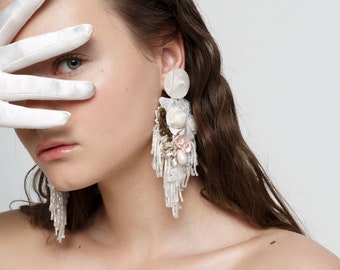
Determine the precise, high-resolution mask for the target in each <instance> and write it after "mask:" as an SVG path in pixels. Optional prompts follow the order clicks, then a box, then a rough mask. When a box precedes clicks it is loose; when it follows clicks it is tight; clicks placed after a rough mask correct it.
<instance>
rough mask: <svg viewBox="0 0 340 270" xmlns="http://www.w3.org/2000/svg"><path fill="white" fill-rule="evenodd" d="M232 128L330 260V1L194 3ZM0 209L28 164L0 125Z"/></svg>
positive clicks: (337, 248) (336, 237)
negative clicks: (219, 69) (216, 60)
mask: <svg viewBox="0 0 340 270" xmlns="http://www.w3.org/2000/svg"><path fill="white" fill-rule="evenodd" d="M197 2H198V4H199V6H200V9H201V10H202V13H203V14H204V17H205V18H206V21H207V24H208V26H209V28H210V29H211V31H212V33H213V35H214V36H215V37H216V39H217V41H218V43H219V46H220V48H221V50H222V54H223V58H224V73H225V74H226V76H227V78H228V80H229V82H230V84H231V86H232V89H233V92H234V95H235V99H236V103H237V106H238V113H239V117H240V122H241V127H242V131H243V133H244V136H245V137H246V140H247V142H248V143H249V144H250V146H251V147H252V149H253V150H254V151H255V153H256V154H257V156H258V157H259V159H260V161H261V162H262V164H263V166H264V167H265V168H266V169H267V170H268V173H269V175H270V176H271V177H272V180H273V181H274V183H275V184H276V185H277V186H278V188H279V190H280V191H281V192H282V194H283V195H284V196H285V197H286V199H287V200H288V201H289V203H290V204H291V206H292V207H293V208H294V210H295V212H296V213H297V214H298V216H299V217H300V219H301V221H302V223H303V224H304V226H305V227H306V229H307V231H308V233H309V235H310V236H311V237H312V238H313V239H315V240H316V241H318V242H319V243H321V244H322V245H323V246H325V247H326V248H328V249H330V250H331V251H333V252H334V253H335V254H336V255H338V256H340V211H339V207H340V196H339V193H340V164H339V163H340V159H339V154H340V121H339V120H340V119H339V118H340V106H339V103H340V102H339V101H340V74H339V72H340V52H339V50H340V29H339V28H340V1H338V0H322V1H321V0H308V1H307V0H275V1H273V0H257V1H252V0H197ZM0 138H1V140H0V149H1V152H0V160H1V162H0V211H4V210H7V209H8V205H9V203H10V202H11V201H12V200H15V199H18V198H23V184H22V183H23V177H24V175H25V173H26V171H27V170H28V169H29V168H30V167H31V165H33V162H32V161H31V160H30V158H29V157H28V155H27V154H26V153H25V151H24V150H23V148H22V146H21V144H20V143H19V142H18V140H17V139H16V137H15V136H14V132H13V131H12V130H7V129H0Z"/></svg>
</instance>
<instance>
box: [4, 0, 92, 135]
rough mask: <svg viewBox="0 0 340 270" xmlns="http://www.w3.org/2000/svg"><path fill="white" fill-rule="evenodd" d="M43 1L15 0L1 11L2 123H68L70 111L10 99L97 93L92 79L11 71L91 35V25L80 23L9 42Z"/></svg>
mask: <svg viewBox="0 0 340 270" xmlns="http://www.w3.org/2000/svg"><path fill="white" fill-rule="evenodd" d="M43 2H44V0H14V1H13V2H12V3H11V4H10V5H9V6H8V7H7V8H5V9H4V10H2V11H1V12H0V127H12V128H51V127H56V126H61V125H64V124H66V123H67V121H68V119H69V117H70V115H71V114H70V113H68V112H64V111H54V110H44V109H30V108H25V107H21V106H17V105H13V104H9V103H8V101H9V102H11V101H20V100H83V99H87V98H90V97H91V96H93V94H94V86H93V84H92V83H91V82H86V81H69V80H58V79H51V78H43V77H37V76H29V75H14V74H10V73H11V72H14V71H17V70H20V69H23V68H25V67H28V66H31V65H33V64H36V63H39V62H41V61H44V60H47V59H50V58H52V57H55V56H57V55H60V54H64V53H66V52H69V51H72V50H74V49H76V48H77V47H79V46H81V45H83V44H84V43H86V42H87V41H88V40H89V38H90V36H91V33H92V27H91V25H80V26H76V27H70V28H65V29H63V30H60V31H57V32H53V33H48V34H44V35H40V36H35V37H31V38H27V39H23V40H21V41H18V42H15V43H11V44H8V43H10V41H11V40H12V39H13V37H14V36H15V35H16V34H17V33H18V32H19V31H20V29H21V27H22V26H23V25H24V24H25V23H26V22H27V20H28V19H29V18H30V17H31V16H32V14H33V13H34V12H35V11H36V10H37V9H38V8H39V7H40V6H41V5H42V3H43ZM6 44H8V45H6Z"/></svg>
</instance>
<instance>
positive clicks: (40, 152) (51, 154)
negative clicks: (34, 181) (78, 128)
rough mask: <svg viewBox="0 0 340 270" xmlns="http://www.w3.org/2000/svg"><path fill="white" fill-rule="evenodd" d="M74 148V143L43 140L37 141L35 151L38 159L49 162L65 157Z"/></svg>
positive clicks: (75, 146) (75, 145)
mask: <svg viewBox="0 0 340 270" xmlns="http://www.w3.org/2000/svg"><path fill="white" fill-rule="evenodd" d="M76 148H77V144H75V143H67V142H58V141H44V142H41V143H38V145H37V149H36V153H37V156H38V158H39V160H40V161H42V162H50V161H54V160H58V159H62V158H65V157H67V156H68V155H69V154H70V153H71V152H72V151H74V150H75V149H76Z"/></svg>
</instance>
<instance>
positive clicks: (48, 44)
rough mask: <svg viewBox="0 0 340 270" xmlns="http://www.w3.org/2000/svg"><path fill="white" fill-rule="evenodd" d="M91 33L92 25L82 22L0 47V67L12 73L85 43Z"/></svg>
mask: <svg viewBox="0 0 340 270" xmlns="http://www.w3.org/2000/svg"><path fill="white" fill-rule="evenodd" d="M91 34H92V26H91V25H90V24H83V25H78V26H74V27H68V28H64V29H62V30H59V31H56V32H52V33H47V34H43V35H39V36H34V37H30V38H26V39H23V40H20V41H17V42H15V43H11V44H9V45H7V46H3V47H0V56H1V58H0V69H1V70H2V71H5V72H8V73H12V72H14V71H17V70H20V69H22V68H25V67H28V66H31V65H33V64H36V63H39V62H41V61H44V60H47V59H50V58H52V57H55V56H57V55H60V54H63V53H66V52H69V51H72V50H74V49H76V48H78V47H79V46H81V45H83V44H84V43H86V42H87V41H88V40H89V39H90V37H91Z"/></svg>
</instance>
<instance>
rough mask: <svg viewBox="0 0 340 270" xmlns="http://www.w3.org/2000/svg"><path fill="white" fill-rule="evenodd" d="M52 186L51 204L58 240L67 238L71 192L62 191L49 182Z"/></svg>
mask: <svg viewBox="0 0 340 270" xmlns="http://www.w3.org/2000/svg"><path fill="white" fill-rule="evenodd" d="M48 187H49V188H50V206H49V210H50V212H51V220H53V225H54V230H55V235H56V237H57V241H58V242H59V243H61V241H62V240H63V239H64V238H65V226H66V224H67V200H68V196H69V193H68V192H61V191H58V190H56V189H55V187H54V186H53V185H52V184H51V182H48Z"/></svg>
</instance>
